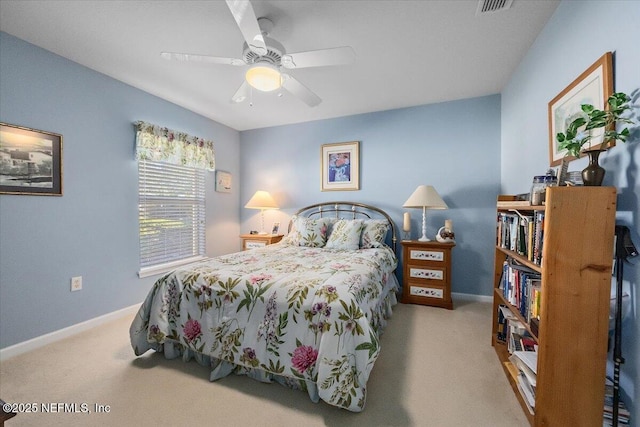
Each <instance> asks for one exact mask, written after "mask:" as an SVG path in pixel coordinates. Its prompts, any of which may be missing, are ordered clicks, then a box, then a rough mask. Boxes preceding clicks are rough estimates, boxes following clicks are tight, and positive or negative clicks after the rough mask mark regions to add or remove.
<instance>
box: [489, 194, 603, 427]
mask: <svg viewBox="0 0 640 427" xmlns="http://www.w3.org/2000/svg"><path fill="white" fill-rule="evenodd" d="M514 201H515V197H514V196H499V197H498V203H497V205H496V206H497V219H498V221H500V218H504V216H505V215H504V214H508V213H512V212H513V210H518V212H519V214H523V215H527V214H530V215H544V219H543V222H542V224H543V226H542V227H541V229H543V230H544V234H543V235H542V236H541V242H543V244H542V243H540V248H541V249H540V255H541V256H540V259H539V263H537V262H533V261H531V260H530V257H529V255H528V251H529V249H530V248H529V247H527V248H526V250H523V248H522V247H518V250H511V249H510V248H508V247H506V248H505V247H503V246H504V245H503V243H502V242H501V241H500V240H501V239H500V237H501V235H500V233H501V230H500V224H499V226H498V227H497V233H498V234H497V242H498V244H497V245H496V248H495V266H494V273H495V274H494V293H493V325H492V339H491V344H492V345H493V347H494V349H495V351H496V355H497V356H498V359H499V360H500V361H501V362H502V364H503V368H504V371H505V374H506V375H507V377H508V378H509V382H510V384H511V387H512V389H513V390H514V393H515V395H516V396H517V398H518V400H519V402H520V404H521V406H522V408H523V410H524V412H525V414H526V415H527V417H528V419H529V422H530V424H531V425H532V426H547V425H551V426H554V425H579V426H601V425H602V416H603V407H604V390H605V369H606V357H607V338H608V318H609V298H610V292H611V266H612V262H613V237H614V225H615V211H616V190H615V188H613V187H551V188H548V189H547V193H546V205H545V206H523V205H522V204H521V203H519V204H517V205H515V204H514V203H512V202H514ZM502 237H504V235H503V236H502ZM507 246H508V245H507ZM505 261H508V262H515V263H516V264H518V265H522V266H525V267H526V268H527V269H529V271H532V273H533V274H534V275H535V274H539V276H540V278H539V281H540V283H541V285H540V312H539V324H538V327H537V329H536V328H532V327H531V326H530V325H529V324H528V323H527V316H526V314H525V315H523V314H522V313H521V309H519V308H518V307H517V306H515V305H513V304H511V303H510V298H506V297H505V296H504V295H503V290H502V289H501V288H500V286H501V283H502V275H503V265H504V263H505ZM523 295H526V293H523ZM510 297H511V296H510ZM500 306H504V307H506V308H507V309H508V310H509V312H511V313H512V314H513V317H515V318H516V319H517V320H518V321H520V323H522V324H523V325H524V326H525V329H526V330H527V332H528V333H529V334H531V335H532V336H533V337H534V339H535V340H536V342H537V344H538V349H537V375H536V378H537V386H536V389H535V409H534V414H533V415H532V414H531V413H530V412H529V410H528V408H527V405H526V403H525V400H524V398H523V397H522V395H521V393H520V391H519V388H518V384H517V380H516V379H515V378H514V376H513V374H512V373H511V372H510V371H509V368H508V366H507V365H508V364H506V363H505V362H508V361H509V356H510V354H509V350H508V346H507V345H506V344H505V343H504V342H503V341H501V340H499V339H498V332H499V330H500V328H501V325H500V324H499V318H500V316H499V314H498V313H499V311H500ZM532 318H533V317H532ZM534 332H537V333H534Z"/></svg>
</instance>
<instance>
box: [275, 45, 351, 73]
mask: <svg viewBox="0 0 640 427" xmlns="http://www.w3.org/2000/svg"><path fill="white" fill-rule="evenodd" d="M355 59H356V53H355V52H354V50H353V48H351V47H350V46H342V47H334V48H331V49H320V50H309V51H306V52H298V53H289V54H286V55H282V66H283V67H285V68H289V69H291V68H306V67H324V66H327V65H344V64H351V63H352V62H353V61H355Z"/></svg>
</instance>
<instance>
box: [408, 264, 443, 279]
mask: <svg viewBox="0 0 640 427" xmlns="http://www.w3.org/2000/svg"><path fill="white" fill-rule="evenodd" d="M409 276H410V277H413V278H414V279H432V280H444V272H443V271H442V270H429V269H428V268H414V267H411V268H409Z"/></svg>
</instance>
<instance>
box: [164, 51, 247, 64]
mask: <svg viewBox="0 0 640 427" xmlns="http://www.w3.org/2000/svg"><path fill="white" fill-rule="evenodd" d="M160 56H161V57H162V58H163V59H168V60H177V61H188V62H206V63H209V64H225V65H236V66H240V65H247V64H246V63H245V62H244V61H243V60H242V59H238V58H223V57H220V56H209V55H194V54H191V53H178V52H160Z"/></svg>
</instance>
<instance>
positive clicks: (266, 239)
mask: <svg viewBox="0 0 640 427" xmlns="http://www.w3.org/2000/svg"><path fill="white" fill-rule="evenodd" d="M283 237H284V235H283V234H241V235H240V238H241V239H242V250H243V251H246V250H248V249H256V248H262V247H265V246H267V245H272V244H274V243H278V242H279V241H280V240H282V238H283Z"/></svg>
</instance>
